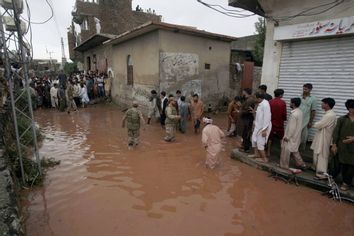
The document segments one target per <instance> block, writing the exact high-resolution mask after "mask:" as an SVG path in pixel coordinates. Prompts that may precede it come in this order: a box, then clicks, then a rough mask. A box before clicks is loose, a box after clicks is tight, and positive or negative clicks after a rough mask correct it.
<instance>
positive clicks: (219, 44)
mask: <svg viewBox="0 0 354 236" xmlns="http://www.w3.org/2000/svg"><path fill="white" fill-rule="evenodd" d="M234 40H235V38H233V37H229V36H225V35H219V34H214V33H209V32H206V31H201V30H197V29H196V28H193V27H187V26H179V25H172V24H167V23H156V22H149V23H146V24H143V25H141V26H139V27H137V28H134V29H133V30H131V31H128V32H125V33H123V34H121V35H119V36H117V37H115V38H113V39H111V40H109V35H101V34H100V35H95V36H93V37H91V38H90V39H89V40H87V41H86V42H85V43H83V44H81V45H80V46H79V47H77V48H76V49H75V50H79V51H80V52H81V53H82V54H83V55H84V57H85V58H89V57H91V56H92V55H95V58H96V59H95V64H91V63H92V62H90V64H89V63H88V61H89V60H92V59H87V60H86V62H87V63H86V64H85V67H86V69H89V66H92V65H97V68H98V70H101V69H104V68H105V67H106V68H108V71H110V72H111V73H112V75H113V76H114V79H113V84H112V98H113V100H114V101H115V102H116V103H117V104H119V105H121V106H123V107H126V106H130V105H131V102H132V100H137V101H138V102H139V103H140V104H141V105H143V106H142V108H143V109H145V108H147V104H148V102H149V101H148V97H149V96H150V91H151V90H152V89H155V90H157V91H162V90H164V91H166V92H167V93H172V94H175V92H176V90H178V89H180V90H182V91H183V94H184V95H187V96H188V95H189V94H190V93H191V92H193V93H197V94H199V95H200V96H201V99H202V100H204V102H205V104H206V108H212V109H214V108H216V107H218V106H220V103H222V101H223V99H225V98H230V97H233V96H234V95H235V94H236V93H237V92H238V91H235V90H234V89H232V88H230V86H229V85H230V72H229V71H230V44H231V42H232V41H234ZM91 69H92V68H91Z"/></svg>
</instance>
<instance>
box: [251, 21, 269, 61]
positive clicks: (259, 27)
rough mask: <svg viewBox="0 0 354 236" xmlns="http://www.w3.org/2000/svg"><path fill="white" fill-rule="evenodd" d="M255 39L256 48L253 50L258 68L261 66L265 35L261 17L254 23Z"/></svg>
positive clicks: (263, 22) (264, 26)
mask: <svg viewBox="0 0 354 236" xmlns="http://www.w3.org/2000/svg"><path fill="white" fill-rule="evenodd" d="M255 27H256V33H257V39H256V46H255V50H254V56H255V62H256V64H257V65H258V66H262V64H263V54H264V42H265V34H266V25H265V19H264V18H262V17H259V18H258V22H256V23H255Z"/></svg>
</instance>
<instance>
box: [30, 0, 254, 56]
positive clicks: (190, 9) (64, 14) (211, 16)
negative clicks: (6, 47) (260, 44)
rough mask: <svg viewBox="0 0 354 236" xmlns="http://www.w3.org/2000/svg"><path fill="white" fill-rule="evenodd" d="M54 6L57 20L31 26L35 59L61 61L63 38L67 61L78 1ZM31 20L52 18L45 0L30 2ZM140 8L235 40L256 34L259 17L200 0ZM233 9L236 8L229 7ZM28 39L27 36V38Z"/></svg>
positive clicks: (169, 0)
mask: <svg viewBox="0 0 354 236" xmlns="http://www.w3.org/2000/svg"><path fill="white" fill-rule="evenodd" d="M204 1H205V2H208V3H214V4H215V3H216V4H220V5H222V6H224V7H227V2H228V1H227V0H204ZM49 2H50V3H51V4H52V6H53V7H54V13H55V18H53V19H52V20H51V21H49V22H48V23H46V24H44V25H35V24H32V31H33V49H34V58H40V59H49V54H48V53H47V51H48V52H52V58H55V59H58V60H59V61H60V60H61V46H60V37H63V38H64V44H65V55H66V57H67V58H68V57H69V52H68V47H67V27H69V25H70V24H71V11H72V10H73V6H74V4H75V0H49ZM28 3H29V6H30V9H31V21H32V22H41V21H43V20H46V19H48V18H49V17H50V9H49V7H48V5H47V4H46V2H45V0H28ZM138 4H139V5H140V7H142V8H143V9H148V8H151V9H155V11H156V12H157V14H159V15H162V17H163V21H164V22H167V23H174V24H181V25H189V26H194V27H197V28H198V29H202V30H206V31H210V32H214V33H220V34H225V35H231V36H236V37H241V36H246V35H252V34H254V33H255V28H254V23H255V22H256V21H257V16H253V17H249V18H245V19H237V18H232V17H228V16H225V15H222V14H220V13H218V12H216V11H214V10H211V9H208V8H207V7H205V6H203V5H201V4H200V3H198V2H197V0H133V8H134V9H135V6H136V5H138ZM230 9H234V8H230ZM24 16H26V14H24ZM27 38H28V35H27Z"/></svg>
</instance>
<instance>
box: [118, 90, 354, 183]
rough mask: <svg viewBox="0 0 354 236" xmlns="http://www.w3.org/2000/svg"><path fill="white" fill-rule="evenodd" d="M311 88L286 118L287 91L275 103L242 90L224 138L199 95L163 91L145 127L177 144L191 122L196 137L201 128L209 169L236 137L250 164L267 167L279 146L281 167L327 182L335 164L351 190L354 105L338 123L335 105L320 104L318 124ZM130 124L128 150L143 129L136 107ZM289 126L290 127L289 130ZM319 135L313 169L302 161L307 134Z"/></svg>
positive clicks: (231, 109)
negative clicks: (227, 140)
mask: <svg viewBox="0 0 354 236" xmlns="http://www.w3.org/2000/svg"><path fill="white" fill-rule="evenodd" d="M312 89H313V87H312V84H309V83H308V84H304V85H303V93H302V94H301V96H299V97H294V98H292V99H291V100H290V101H289V102H290V103H289V104H290V109H291V112H290V115H289V117H287V105H286V102H285V101H284V100H283V99H282V98H283V95H284V90H282V89H276V90H275V91H274V98H273V97H272V96H271V95H270V94H268V93H267V86H266V85H261V86H259V89H258V91H257V92H256V93H255V94H253V93H252V90H251V89H249V88H246V89H243V90H242V94H241V96H236V97H235V98H234V100H233V101H232V102H231V103H230V104H229V106H228V112H227V117H228V121H229V122H228V129H227V132H225V133H224V132H223V131H221V130H220V128H219V127H217V126H215V125H213V120H212V119H211V118H210V117H203V114H204V105H203V102H202V101H201V100H200V98H199V96H198V94H193V93H192V94H190V95H189V96H188V97H185V96H182V93H181V91H179V90H178V91H177V92H176V94H175V95H173V94H170V95H168V96H167V94H166V92H165V91H162V92H160V94H159V95H158V93H157V92H156V91H155V90H152V91H151V97H150V106H149V113H148V120H147V123H148V124H150V123H151V121H152V120H158V121H159V122H160V124H161V126H162V127H163V128H164V129H165V130H166V136H165V138H164V140H165V141H166V142H173V141H175V138H176V135H175V134H176V131H177V130H179V131H180V132H181V133H185V132H186V123H187V121H188V120H189V119H190V120H192V124H193V130H194V133H196V134H198V133H199V131H200V126H201V123H204V125H205V127H204V129H203V131H202V143H203V145H204V147H205V148H206V151H207V158H206V166H208V167H210V168H212V169H213V168H215V167H216V166H217V165H218V162H219V161H218V158H217V156H218V154H219V152H220V151H221V149H222V141H221V140H222V139H223V137H224V136H229V137H232V136H238V137H239V138H240V140H241V142H242V146H241V148H240V149H239V150H240V151H241V152H244V153H247V154H248V157H249V158H255V160H256V161H258V162H262V163H267V162H269V157H270V155H271V154H272V145H273V144H274V143H275V142H278V143H280V145H281V153H280V163H279V164H280V167H281V168H284V169H287V170H289V171H291V172H295V173H296V172H297V171H302V170H305V169H313V170H314V171H315V173H316V174H315V178H316V179H319V180H321V179H325V178H326V175H325V174H326V173H328V172H329V170H328V163H329V161H330V157H333V158H331V160H335V161H337V162H339V163H340V165H339V168H336V169H335V170H331V171H332V172H331V174H332V175H334V177H336V175H338V174H341V176H342V179H343V183H342V185H341V189H342V190H348V189H349V187H350V186H351V184H352V179H353V177H354V100H351V99H350V100H348V101H347V102H346V103H345V106H346V108H347V109H348V114H346V115H345V116H342V117H340V118H338V119H337V115H336V114H335V112H334V111H333V108H334V106H335V100H334V99H333V98H330V97H327V98H323V99H322V100H321V102H322V104H321V107H322V109H323V110H324V112H325V114H324V116H323V117H321V119H320V120H319V121H318V122H314V119H315V117H316V109H317V98H316V97H315V96H313V95H312V94H311V92H312ZM126 122H127V123H128V136H129V142H128V145H129V148H130V149H131V148H133V147H134V146H136V145H138V138H139V129H140V124H141V123H145V121H144V119H143V116H142V114H141V112H140V111H139V109H138V103H135V102H134V104H133V108H131V109H129V110H128V111H127V112H126V114H125V116H124V119H123V126H124V124H125V123H126ZM285 122H286V126H285ZM311 128H314V129H315V130H316V132H315V136H314V138H313V141H312V145H311V147H310V148H311V149H312V150H313V163H312V165H307V164H306V163H305V162H304V161H303V159H302V154H301V153H302V152H303V151H304V150H305V147H306V145H307V141H308V134H309V129H311ZM291 157H294V160H295V163H296V164H295V165H296V166H295V167H290V158H291Z"/></svg>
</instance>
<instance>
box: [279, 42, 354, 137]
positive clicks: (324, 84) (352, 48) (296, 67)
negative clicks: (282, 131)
mask: <svg viewBox="0 0 354 236" xmlns="http://www.w3.org/2000/svg"><path fill="white" fill-rule="evenodd" d="M305 83H312V84H313V87H314V88H313V90H312V94H313V95H315V96H316V97H317V99H318V107H317V115H316V119H315V121H318V120H319V119H320V118H321V117H322V116H323V114H324V112H323V111H322V109H321V100H322V99H323V98H325V97H332V98H334V99H335V100H336V106H335V107H334V110H335V112H336V113H337V115H338V116H340V115H344V114H346V113H347V110H346V108H345V106H344V103H345V101H346V100H347V99H354V37H353V36H351V37H342V38H331V39H320V40H308V41H300V42H299V41H296V42H295V41H294V42H284V43H283V50H282V56H281V64H280V73H279V86H278V87H279V88H282V89H284V90H285V95H284V99H285V100H286V102H287V103H289V100H290V98H292V97H299V96H300V95H301V94H302V85H303V84H305ZM313 135H314V130H313V129H311V132H310V137H309V138H310V140H311V139H312V138H313Z"/></svg>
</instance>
